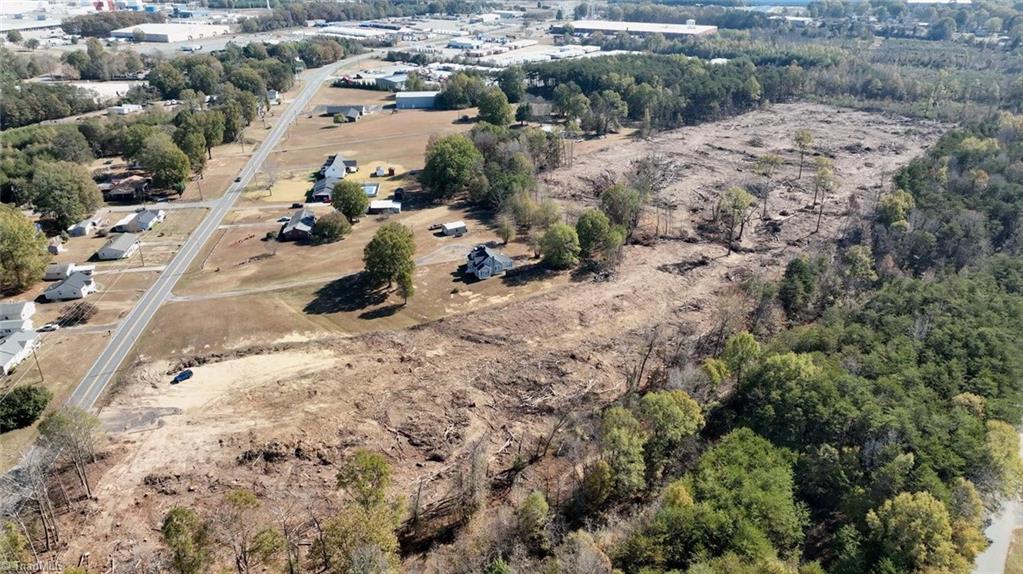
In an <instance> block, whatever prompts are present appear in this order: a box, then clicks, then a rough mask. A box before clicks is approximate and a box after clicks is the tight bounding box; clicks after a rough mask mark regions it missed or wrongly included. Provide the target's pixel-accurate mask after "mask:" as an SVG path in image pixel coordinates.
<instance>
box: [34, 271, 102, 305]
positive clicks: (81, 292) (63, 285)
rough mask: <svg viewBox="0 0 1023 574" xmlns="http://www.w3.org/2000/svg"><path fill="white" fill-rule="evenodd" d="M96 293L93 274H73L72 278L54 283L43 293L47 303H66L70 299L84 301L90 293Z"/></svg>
mask: <svg viewBox="0 0 1023 574" xmlns="http://www.w3.org/2000/svg"><path fill="white" fill-rule="evenodd" d="M95 292H96V282H95V281H93V279H92V274H91V273H82V272H78V273H72V274H71V276H70V277H68V278H67V279H65V280H63V281H61V282H60V283H54V284H53V285H50V286H49V287H47V288H46V291H43V297H46V300H47V301H66V300H68V299H84V298H85V297H87V296H88V295H89V293H95Z"/></svg>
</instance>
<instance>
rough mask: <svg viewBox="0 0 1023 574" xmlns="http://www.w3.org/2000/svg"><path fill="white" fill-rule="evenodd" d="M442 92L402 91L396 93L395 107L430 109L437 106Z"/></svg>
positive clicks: (401, 108)
mask: <svg viewBox="0 0 1023 574" xmlns="http://www.w3.org/2000/svg"><path fill="white" fill-rule="evenodd" d="M439 93H440V92H436V91H434V92H401V93H398V94H395V95H394V107H395V108H397V109H399V110H428V109H432V108H435V107H436V106H437V94H439Z"/></svg>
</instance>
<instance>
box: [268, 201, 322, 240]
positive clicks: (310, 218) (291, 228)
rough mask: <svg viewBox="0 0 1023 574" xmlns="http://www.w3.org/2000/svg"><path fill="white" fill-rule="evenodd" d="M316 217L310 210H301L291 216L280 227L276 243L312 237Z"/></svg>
mask: <svg viewBox="0 0 1023 574" xmlns="http://www.w3.org/2000/svg"><path fill="white" fill-rule="evenodd" d="M315 223H316V215H315V214H314V213H313V212H312V210H309V209H306V208H302V209H299V210H297V211H295V213H294V214H292V216H291V219H290V220H289V221H288V222H287V223H285V224H284V225H282V226H281V232H280V233H278V234H277V241H302V240H305V239H309V238H310V237H312V233H313V225H314V224H315Z"/></svg>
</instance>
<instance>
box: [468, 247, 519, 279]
mask: <svg viewBox="0 0 1023 574" xmlns="http://www.w3.org/2000/svg"><path fill="white" fill-rule="evenodd" d="M467 259H468V261H466V264H465V272H466V273H468V274H469V275H472V276H474V277H476V278H477V279H487V278H489V277H493V276H494V275H500V274H501V273H504V272H505V271H507V270H509V269H512V268H514V267H515V263H514V262H513V261H512V260H511V258H510V257H508V256H506V255H502V254H500V253H498V252H496V251H494V250H493V249H491V248H489V247H487V246H486V245H477V246H476V247H473V248H472V251H470V252H469V255H468V256H467Z"/></svg>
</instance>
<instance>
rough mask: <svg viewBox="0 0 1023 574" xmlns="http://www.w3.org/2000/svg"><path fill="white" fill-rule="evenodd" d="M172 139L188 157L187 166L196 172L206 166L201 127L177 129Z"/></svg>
mask: <svg viewBox="0 0 1023 574" xmlns="http://www.w3.org/2000/svg"><path fill="white" fill-rule="evenodd" d="M174 140H175V143H176V144H177V146H178V149H180V150H181V151H183V152H185V155H186V156H187V157H188V163H189V166H190V167H191V168H192V170H193V171H195V172H196V173H202V172H203V170H205V168H206V153H207V149H206V136H204V135H203V133H202V130H201V129H189V130H184V129H179V130H178V131H177V132H175V133H174Z"/></svg>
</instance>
